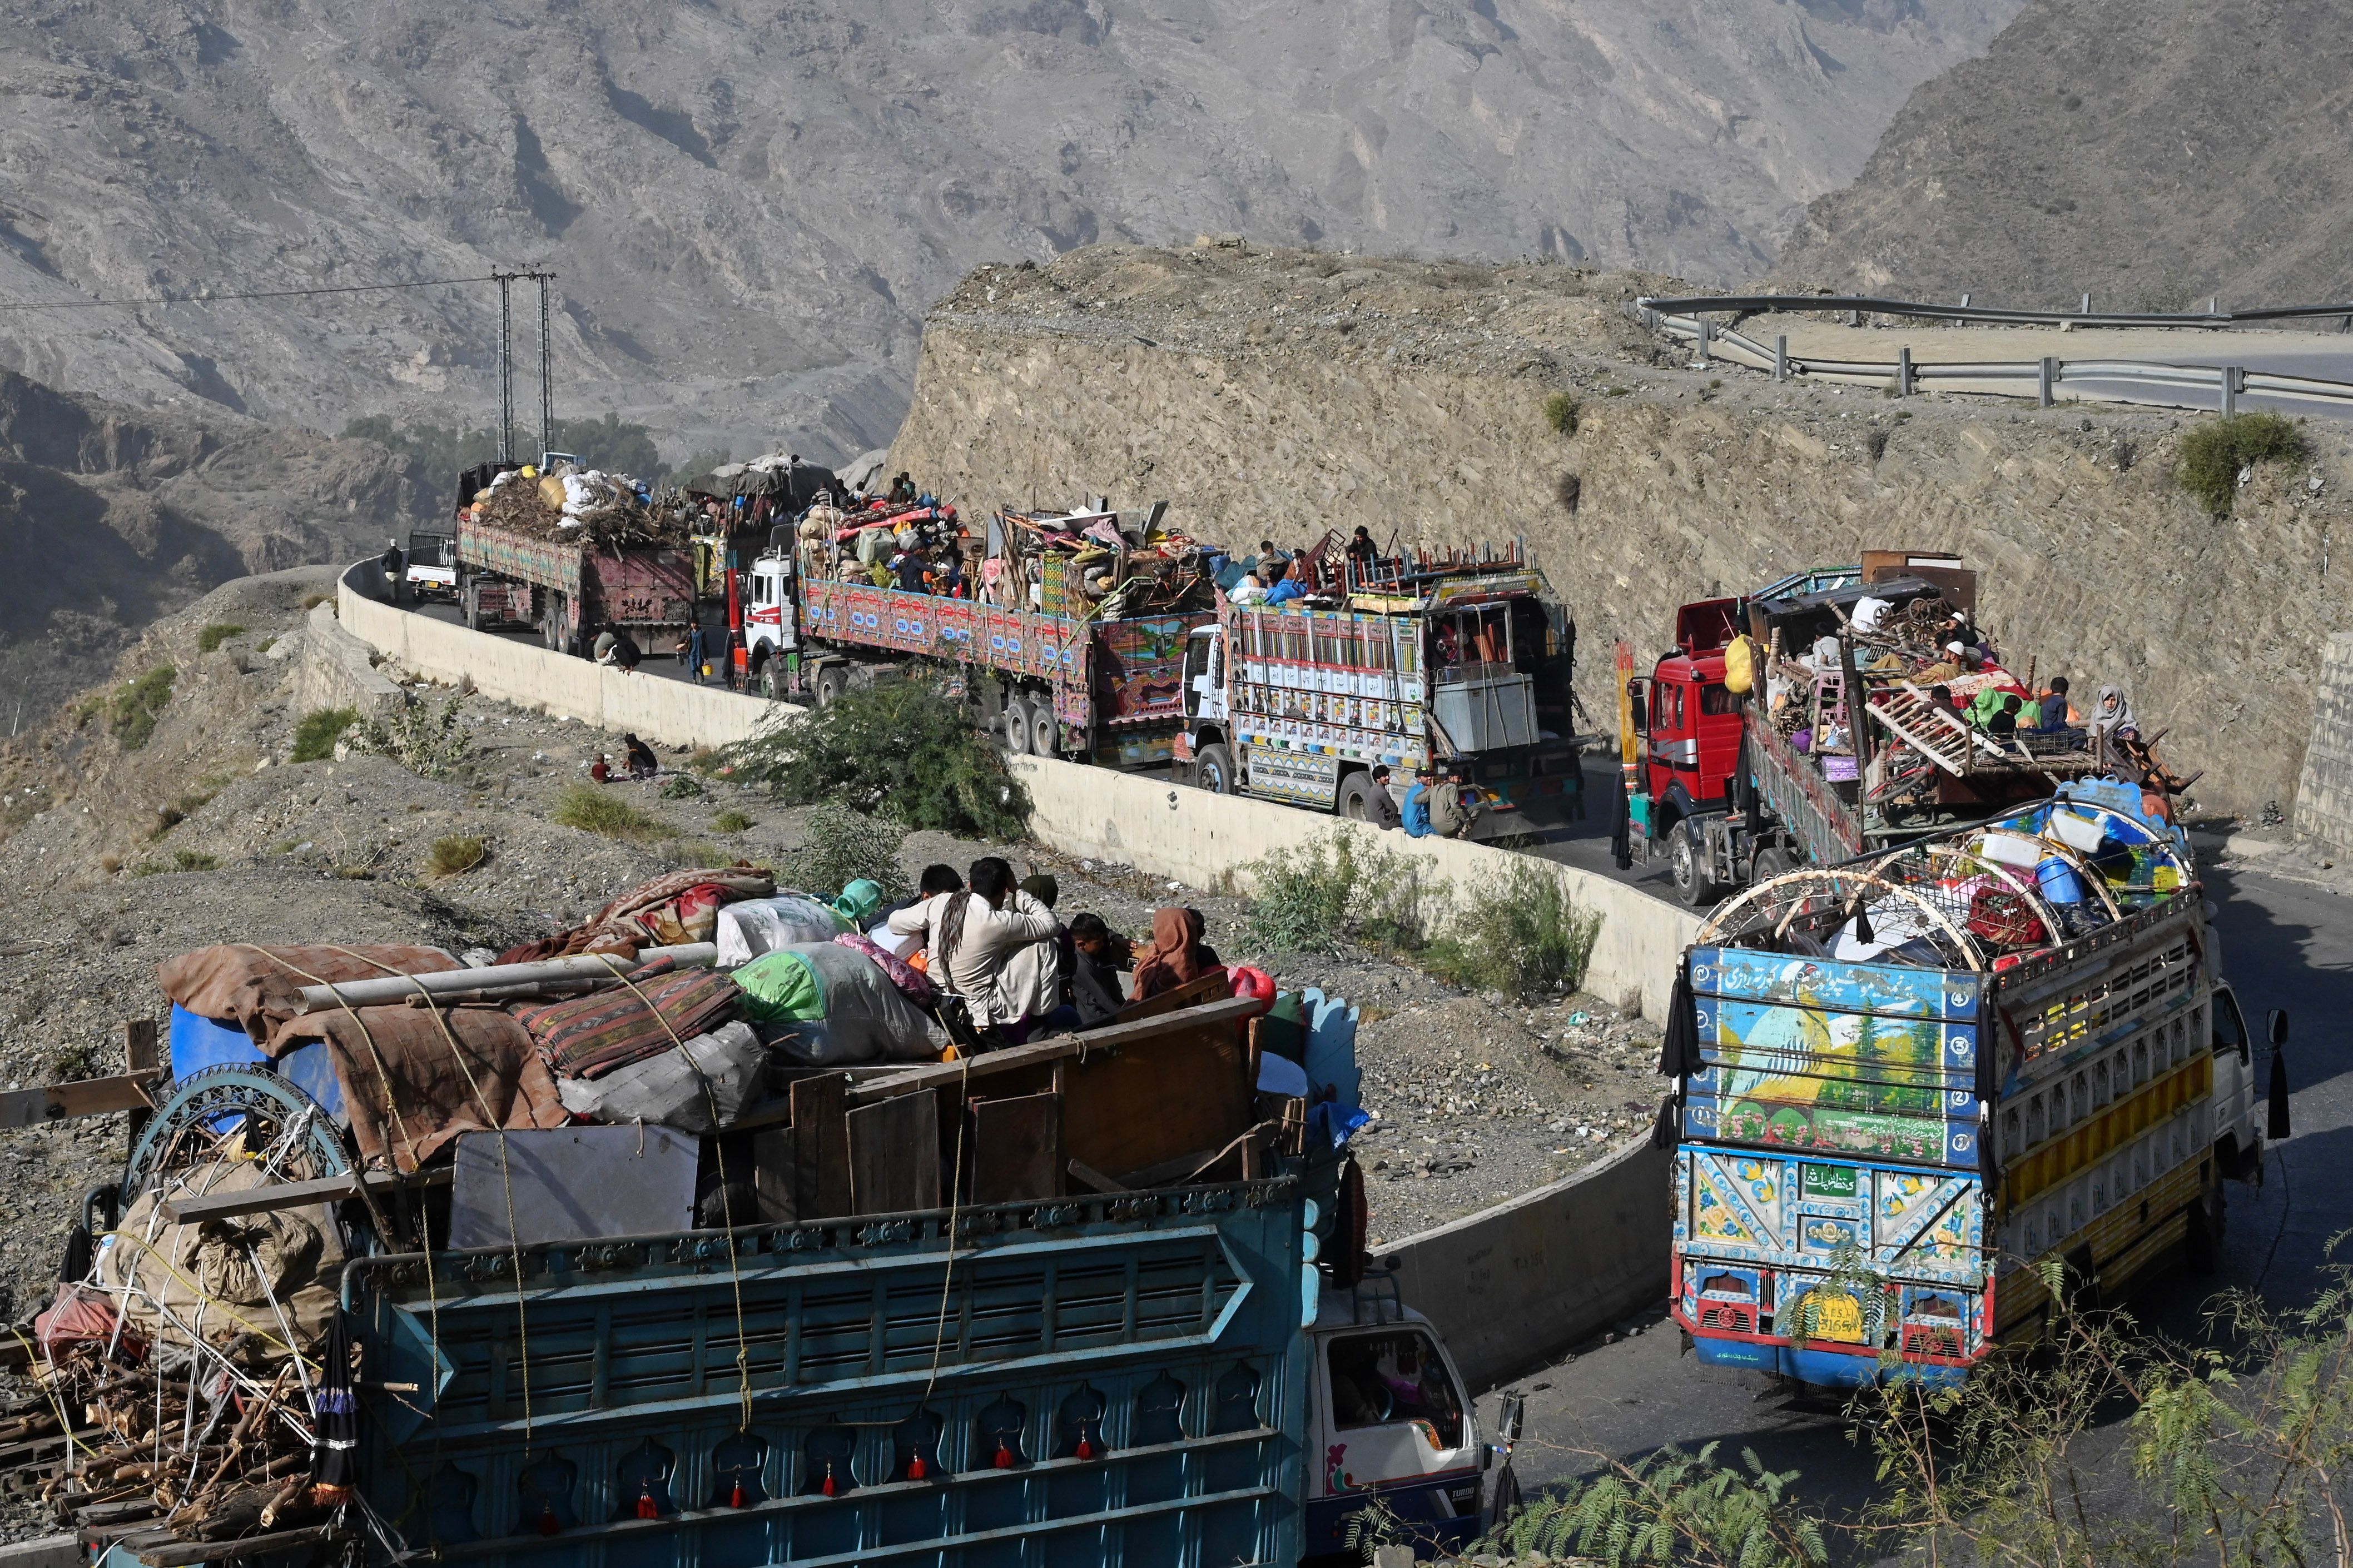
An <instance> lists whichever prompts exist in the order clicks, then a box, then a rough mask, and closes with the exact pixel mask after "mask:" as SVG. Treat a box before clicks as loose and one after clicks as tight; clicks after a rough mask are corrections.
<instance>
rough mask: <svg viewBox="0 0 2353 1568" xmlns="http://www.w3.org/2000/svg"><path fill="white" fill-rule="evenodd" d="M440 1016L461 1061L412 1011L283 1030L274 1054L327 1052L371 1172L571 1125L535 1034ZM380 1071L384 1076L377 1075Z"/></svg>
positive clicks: (484, 1013) (471, 1011)
mask: <svg viewBox="0 0 2353 1568" xmlns="http://www.w3.org/2000/svg"><path fill="white" fill-rule="evenodd" d="M639 1011H640V1013H642V1012H643V1009H642V1008H640V1009H639ZM440 1016H441V1018H442V1020H444V1021H446V1022H447V1023H448V1027H449V1033H450V1035H454V1036H456V1037H457V1041H458V1045H459V1047H460V1049H461V1050H462V1051H463V1052H464V1057H463V1059H462V1061H461V1060H460V1058H459V1057H458V1056H457V1055H455V1054H454V1053H452V1052H451V1050H450V1048H449V1037H448V1036H446V1035H444V1034H443V1033H442V1032H441V1025H440V1024H439V1023H437V1022H435V1019H434V1015H433V1014H432V1013H430V1012H428V1011H427V1010H425V1009H423V1008H419V1007H409V1006H405V1005H404V1006H399V1007H362V1008H360V1009H359V1010H358V1011H357V1013H355V1014H354V1013H351V1012H345V1011H343V1010H342V1009H337V1010H336V1011H334V1012H332V1013H312V1014H309V1015H306V1016H303V1017H301V1018H297V1019H294V1020H292V1021H291V1022H290V1023H288V1024H287V1025H285V1026H283V1027H281V1028H280V1030H279V1032H278V1034H277V1035H276V1037H273V1038H272V1039H271V1040H270V1043H269V1049H270V1051H271V1052H272V1053H273V1054H278V1053H282V1052H284V1051H285V1050H287V1049H289V1048H290V1047H292V1046H294V1045H296V1044H299V1043H300V1042H301V1041H302V1040H305V1039H323V1040H325V1041H326V1042H327V1046H328V1048H329V1049H330V1050H332V1052H333V1053H334V1057H335V1071H336V1074H337V1076H338V1077H340V1078H341V1079H342V1080H343V1109H344V1110H345V1112H346V1113H347V1114H349V1115H350V1117H351V1119H352V1131H353V1134H354V1135H355V1136H356V1137H357V1138H358V1140H359V1145H360V1153H361V1155H362V1156H363V1157H364V1159H365V1160H366V1161H367V1162H368V1163H370V1164H377V1163H381V1162H382V1161H383V1160H384V1159H385V1158H387V1157H389V1158H390V1159H391V1160H392V1161H393V1163H395V1164H396V1165H397V1166H398V1167H399V1168H400V1169H401V1170H404V1171H414V1170H415V1169H417V1163H418V1162H420V1161H423V1160H427V1159H429V1158H431V1157H432V1155H433V1153H434V1152H435V1151H436V1150H438V1149H439V1148H440V1147H441V1145H442V1144H444V1143H447V1142H448V1141H449V1140H450V1139H452V1138H455V1137H456V1136H457V1135H458V1134H459V1133H460V1132H473V1131H489V1130H490V1129H491V1128H494V1127H511V1128H525V1127H560V1126H562V1125H563V1124H564V1121H565V1110H564V1102H563V1101H562V1100H559V1099H558V1098H557V1097H556V1093H555V1079H554V1074H552V1073H550V1072H549V1071H548V1068H547V1064H546V1063H545V1062H544V1061H543V1060H541V1059H540V1056H539V1053H538V1051H537V1050H536V1049H535V1048H534V1047H533V1040H532V1037H531V1031H530V1030H528V1029H526V1028H524V1027H523V1026H522V1024H520V1023H518V1022H517V1021H516V1020H515V1019H513V1018H512V1017H510V1016H508V1015H507V1014H505V1013H504V1012H502V1011H501V1010H500V1009H498V1008H496V1007H448V1008H444V1009H442V1011H441V1015H440ZM379 1061H381V1062H382V1063H383V1064H384V1072H383V1073H379V1072H378V1071H377V1070H376V1064H377V1062H379ZM385 1073H388V1074H390V1075H391V1079H392V1083H391V1097H392V1103H393V1104H394V1106H396V1108H397V1110H398V1115H399V1125H398V1127H397V1128H396V1129H394V1130H391V1131H390V1132H389V1134H388V1133H387V1130H386V1128H385V1078H384V1075H385ZM478 1096H479V1098H478ZM485 1101H487V1102H488V1114H487V1115H485V1114H484V1102H485Z"/></svg>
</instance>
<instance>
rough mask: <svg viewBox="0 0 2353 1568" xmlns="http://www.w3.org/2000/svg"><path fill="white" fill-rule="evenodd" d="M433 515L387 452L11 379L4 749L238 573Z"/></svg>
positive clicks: (4, 394)
mask: <svg viewBox="0 0 2353 1568" xmlns="http://www.w3.org/2000/svg"><path fill="white" fill-rule="evenodd" d="M438 489H439V487H438V485H437V486H435V487H434V493H435V494H436V495H437V496H438ZM426 504H427V502H426V500H425V495H424V492H423V490H422V489H420V487H419V486H418V485H417V483H415V482H414V481H413V480H412V479H411V477H410V475H409V474H408V472H407V463H406V459H403V458H395V457H393V456H392V455H391V454H389V453H387V452H385V449H384V448H383V447H378V446H375V445H374V444H373V443H369V442H362V441H334V440H330V439H328V438H326V437H322V436H319V435H317V434H315V433H313V432H311V431H308V430H303V429H301V428H296V427H278V428H273V427H270V426H264V425H260V424H258V423H256V422H255V421H252V420H249V419H238V418H236V417H234V416H228V415H227V414H221V415H220V416H218V417H216V418H196V417H192V416H190V414H188V413H186V412H176V411H174V412H164V413H160V414H159V413H154V412H147V411H141V410H137V409H132V408H127V407H123V406H121V405H113V404H109V403H105V402H102V401H100V400H98V399H93V398H77V397H70V396H66V395H60V394H58V393H56V392H54V391H51V390H50V389H49V388H47V387H45V386H41V385H39V384H36V383H34V382H31V381H27V380H26V379H25V378H24V377H23V376H20V375H16V374H10V373H7V372H5V371H0V577H5V581H6V583H7V584H8V592H7V593H6V594H5V595H0V736H7V735H13V734H16V733H18V732H19V731H22V730H23V729H24V728H25V727H26V725H27V724H28V723H30V722H32V721H37V720H39V719H40V718H41V717H42V715H44V714H45V713H46V712H47V710H49V709H50V708H51V707H53V706H54V705H55V704H56V703H57V702H58V701H60V700H63V699H64V698H65V697H67V696H68V695H69V694H71V693H72V692H74V691H78V690H79V689H82V688H83V687H85V686H87V685H89V684H90V681H91V680H92V679H96V678H97V677H98V676H99V675H100V674H101V673H103V671H104V670H105V668H107V667H108V666H109V665H110V664H111V663H112V662H113V659H114V657H115V655H116V654H117V652H119V651H120V650H121V649H122V648H123V647H126V646H127V645H128V644H129V643H130V642H131V641H132V639H133V638H134V637H136V636H137V635H138V633H139V631H140V629H141V628H142V626H146V625H147V624H148V623H149V622H150V621H152V620H153V618H154V617H156V616H160V615H164V614H166V613H168V612H170V611H174V610H177V609H179V608H181V607H182V606H184V605H187V604H188V603H189V602H190V601H191V600H193V599H195V597H196V595H199V594H202V593H204V592H205V591H206V590H207V589H209V588H211V587H213V586H215V585H216V584H219V583H221V582H223V581H224V580H226V579H228V578H232V577H239V576H243V575H245V574H248V573H253V572H268V571H273V570H277V569H280V568H282V567H288V566H292V565H295V564H297V563H301V562H306V561H330V560H341V561H349V560H352V559H353V558H355V557H357V556H359V555H361V554H363V553H365V552H373V551H379V550H382V549H383V548H384V542H385V538H386V537H387V536H388V535H390V534H392V533H395V532H398V533H399V534H400V535H401V536H402V537H403V538H404V539H405V538H406V533H407V515H406V514H408V513H409V512H411V511H412V510H420V509H422V508H423V507H424V506H425V505H426Z"/></svg>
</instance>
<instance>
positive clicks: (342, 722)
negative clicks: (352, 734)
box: [286, 708, 360, 763]
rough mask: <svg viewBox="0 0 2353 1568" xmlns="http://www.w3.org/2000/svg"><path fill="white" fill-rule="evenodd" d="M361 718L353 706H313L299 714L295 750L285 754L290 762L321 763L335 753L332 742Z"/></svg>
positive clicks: (295, 732) (295, 728)
mask: <svg viewBox="0 0 2353 1568" xmlns="http://www.w3.org/2000/svg"><path fill="white" fill-rule="evenodd" d="M359 721H360V710H358V709H356V708H314V709H312V710H311V711H310V712H308V713H305V714H303V715H302V721H301V723H299V724H297V725H295V726H294V750H293V751H292V752H289V753H288V754H287V758H286V760H287V761H288V762H290V763H323V762H325V761H326V760H327V759H328V758H329V757H332V756H333V755H334V754H335V742H337V741H340V740H342V739H343V731H346V730H348V729H350V728H351V727H352V726H353V725H354V724H356V723H358V722H359Z"/></svg>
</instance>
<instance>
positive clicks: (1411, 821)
mask: <svg viewBox="0 0 2353 1568" xmlns="http://www.w3.org/2000/svg"><path fill="white" fill-rule="evenodd" d="M1372 785H1373V789H1372V794H1371V795H1369V796H1368V797H1367V798H1366V805H1368V806H1369V807H1370V808H1371V810H1372V819H1371V820H1372V824H1373V826H1376V827H1382V828H1388V827H1394V828H1398V829H1399V830H1401V831H1402V832H1403V833H1404V834H1405V836H1406V837H1409V838H1429V837H1439V838H1468V837H1471V829H1472V826H1475V825H1476V824H1477V822H1478V820H1479V817H1480V815H1481V814H1482V813H1483V812H1484V811H1485V810H1486V809H1487V808H1486V806H1485V805H1484V804H1483V803H1482V801H1481V799H1480V797H1479V792H1478V791H1477V790H1475V789H1473V788H1472V787H1471V784H1470V781H1469V780H1468V779H1466V778H1465V777H1464V776H1463V773H1462V770H1461V768H1449V769H1447V770H1446V771H1445V772H1444V773H1440V771H1439V770H1438V769H1436V768H1433V767H1419V768H1416V769H1414V771H1413V786H1412V787H1411V788H1410V789H1409V790H1407V791H1406V792H1405V799H1404V800H1403V801H1399V800H1398V798H1397V796H1396V795H1392V794H1390V793H1389V770H1388V767H1387V766H1386V765H1384V766H1381V767H1377V768H1375V769H1374V770H1373V774H1372Z"/></svg>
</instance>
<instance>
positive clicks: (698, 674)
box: [686, 621, 703, 686]
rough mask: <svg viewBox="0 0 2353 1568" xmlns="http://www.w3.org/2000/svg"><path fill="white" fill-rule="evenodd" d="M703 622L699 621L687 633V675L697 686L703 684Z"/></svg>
mask: <svg viewBox="0 0 2353 1568" xmlns="http://www.w3.org/2000/svg"><path fill="white" fill-rule="evenodd" d="M702 655H703V646H702V622H701V621H697V622H695V623H694V625H693V626H691V627H689V628H688V629H687V634H686V677H687V679H689V680H691V681H693V682H694V683H695V684H696V685H697V686H700V685H702Z"/></svg>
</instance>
